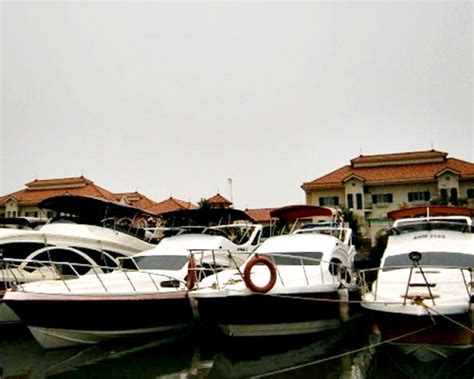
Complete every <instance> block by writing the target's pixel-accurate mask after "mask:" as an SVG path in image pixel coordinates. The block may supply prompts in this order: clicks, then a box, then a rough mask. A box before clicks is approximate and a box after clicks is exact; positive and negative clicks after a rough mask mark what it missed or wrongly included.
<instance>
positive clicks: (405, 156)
mask: <svg viewBox="0 0 474 379" xmlns="http://www.w3.org/2000/svg"><path fill="white" fill-rule="evenodd" d="M447 156H448V153H445V152H443V151H436V150H428V151H413V152H408V153H394V154H378V155H367V156H364V155H360V156H359V157H357V158H354V159H352V160H351V165H352V166H353V167H358V166H359V167H360V166H363V165H374V164H382V165H387V164H394V163H400V164H403V162H409V161H410V162H417V161H418V162H419V163H422V162H424V163H426V162H428V161H431V162H439V161H443V160H445V159H446V157H447Z"/></svg>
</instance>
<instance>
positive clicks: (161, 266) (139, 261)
mask: <svg viewBox="0 0 474 379" xmlns="http://www.w3.org/2000/svg"><path fill="white" fill-rule="evenodd" d="M188 259H189V258H188V257H187V256H184V255H146V256H140V257H134V258H133V260H134V261H135V263H136V265H137V266H138V267H139V268H140V269H142V270H181V269H182V268H183V267H184V265H185V264H186V262H187V261H188Z"/></svg>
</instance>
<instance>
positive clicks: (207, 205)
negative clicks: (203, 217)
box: [198, 198, 211, 209]
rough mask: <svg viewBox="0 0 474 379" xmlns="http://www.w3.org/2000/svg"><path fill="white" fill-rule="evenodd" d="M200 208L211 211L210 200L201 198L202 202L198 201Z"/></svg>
mask: <svg viewBox="0 0 474 379" xmlns="http://www.w3.org/2000/svg"><path fill="white" fill-rule="evenodd" d="M198 207H199V209H211V203H210V202H209V200H208V199H205V198H201V200H199V201H198Z"/></svg>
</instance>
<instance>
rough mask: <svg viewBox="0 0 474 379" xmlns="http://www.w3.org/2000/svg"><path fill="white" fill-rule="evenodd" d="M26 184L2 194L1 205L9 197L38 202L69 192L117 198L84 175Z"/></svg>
mask: <svg viewBox="0 0 474 379" xmlns="http://www.w3.org/2000/svg"><path fill="white" fill-rule="evenodd" d="M32 183H33V184H32ZM68 183H70V184H68ZM26 185H27V188H25V189H22V190H19V191H16V192H13V193H11V194H8V195H5V196H2V197H1V198H0V205H4V204H5V203H6V202H7V201H8V199H14V200H15V201H17V202H18V203H19V204H20V205H26V204H37V203H39V202H40V201H41V200H44V199H47V198H48V197H52V196H58V195H67V194H70V195H81V196H94V197H100V198H103V199H106V200H112V201H115V200H116V196H115V195H114V194H113V193H112V192H110V191H107V190H106V189H104V188H101V187H99V186H97V185H95V184H94V182H92V181H91V180H89V179H87V178H84V177H82V176H81V177H79V178H65V179H48V180H35V181H33V182H30V183H27V184H26Z"/></svg>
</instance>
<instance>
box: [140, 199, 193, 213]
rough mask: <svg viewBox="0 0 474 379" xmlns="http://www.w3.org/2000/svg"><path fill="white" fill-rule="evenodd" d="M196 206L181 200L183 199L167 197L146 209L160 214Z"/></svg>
mask: <svg viewBox="0 0 474 379" xmlns="http://www.w3.org/2000/svg"><path fill="white" fill-rule="evenodd" d="M196 208H197V206H196V205H194V204H193V203H191V202H189V201H183V200H179V199H174V198H173V197H170V198H169V199H166V200H163V201H161V202H159V203H156V204H155V205H153V206H152V207H150V208H148V209H147V210H149V211H152V212H155V213H158V214H160V213H166V212H172V211H178V210H181V209H196Z"/></svg>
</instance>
